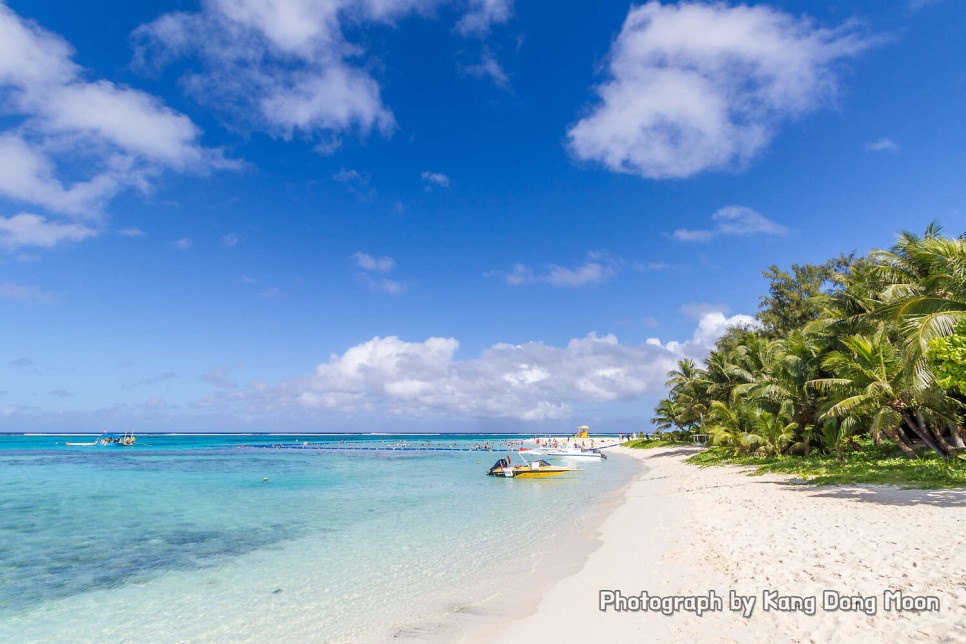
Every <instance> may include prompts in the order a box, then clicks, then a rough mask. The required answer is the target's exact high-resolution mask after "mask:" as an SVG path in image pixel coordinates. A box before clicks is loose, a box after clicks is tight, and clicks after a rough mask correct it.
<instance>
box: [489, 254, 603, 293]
mask: <svg viewBox="0 0 966 644" xmlns="http://www.w3.org/2000/svg"><path fill="white" fill-rule="evenodd" d="M619 263H620V262H619V261H617V260H614V259H612V258H610V257H609V256H607V255H605V254H602V253H588V259H587V261H586V262H584V263H583V264H579V265H577V266H575V267H573V268H567V267H565V266H559V265H557V264H549V265H548V266H546V267H545V268H544V270H543V271H542V272H536V271H534V270H533V269H531V268H530V267H529V266H527V265H526V264H514V265H513V269H512V271H511V272H510V273H509V274H507V275H505V276H504V280H505V281H506V283H507V284H510V285H511V286H523V285H525V284H549V285H551V286H556V287H564V288H568V287H569V288H573V287H579V286H589V285H592V284H601V283H603V282H606V281H607V280H608V279H610V278H612V277H614V276H615V275H617V273H618V265H619Z"/></svg>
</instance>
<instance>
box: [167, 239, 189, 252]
mask: <svg viewBox="0 0 966 644" xmlns="http://www.w3.org/2000/svg"><path fill="white" fill-rule="evenodd" d="M171 245H172V246H174V247H175V248H177V249H178V250H188V249H189V248H191V240H190V239H188V238H187V237H182V238H181V239H178V240H176V241H173V242H171Z"/></svg>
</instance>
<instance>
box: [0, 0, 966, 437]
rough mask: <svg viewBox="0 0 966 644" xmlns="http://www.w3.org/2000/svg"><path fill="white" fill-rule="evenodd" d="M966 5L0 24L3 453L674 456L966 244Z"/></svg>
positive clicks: (479, 3)
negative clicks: (602, 442) (852, 317)
mask: <svg viewBox="0 0 966 644" xmlns="http://www.w3.org/2000/svg"><path fill="white" fill-rule="evenodd" d="M964 22H966V8H964V6H963V5H962V3H960V2H955V1H954V0H933V1H928V0H910V1H907V2H906V1H898V0H897V1H896V2H889V3H881V2H871V1H868V2H838V3H811V2H791V1H787V2H771V3H750V4H747V5H738V4H732V3H700V2H695V3H663V4H659V3H645V4H628V3H622V2H604V3H572V2H561V3H553V4H552V6H551V5H550V4H548V3H526V2H514V1H513V0H467V1H464V2H444V1H441V0H398V1H397V0H369V1H368V2H361V3H359V2H347V1H345V0H288V1H283V0H274V1H272V2H268V1H261V0H259V1H256V0H208V1H202V2H194V1H190V2H189V1H181V2H151V3H148V2H145V3H127V2H113V1H110V0H107V1H103V2H98V3H96V4H95V3H85V2H63V1H55V0H31V1H30V2H25V1H8V2H6V3H5V4H0V87H2V89H0V96H2V101H0V109H2V115H0V338H2V340H0V392H2V393H0V431H13V432H17V431H28V432H29V431H99V430H102V429H135V430H139V431H215V430H217V431H387V430H388V431H441V430H458V431H460V430H466V431H471V430H494V431H521V432H529V431H541V432H543V431H569V430H570V429H571V428H572V426H574V425H576V424H583V423H587V424H590V425H591V426H592V427H593V428H594V429H595V430H597V431H627V430H632V429H644V428H646V426H647V423H646V419H647V418H649V417H650V415H651V410H652V407H653V405H654V403H655V402H656V400H657V399H658V398H659V397H660V396H661V394H662V392H663V386H662V385H663V381H664V375H665V373H666V371H667V370H668V369H669V368H671V367H673V366H674V364H675V362H676V361H677V360H678V359H680V358H682V357H694V358H697V359H700V358H701V357H702V356H704V355H705V354H706V352H707V350H708V348H709V347H710V346H711V345H712V344H713V342H714V339H715V338H716V337H718V336H719V335H720V333H721V332H722V331H723V330H724V329H725V328H726V327H727V326H728V325H730V324H735V323H738V322H742V321H748V320H749V317H748V316H751V315H754V313H755V311H756V309H757V303H758V297H759V296H760V295H761V294H762V293H763V292H764V290H765V288H766V284H765V282H764V280H763V279H762V278H761V276H760V273H761V271H762V270H763V269H765V268H766V267H767V266H769V265H771V264H778V265H780V266H783V267H787V266H788V265H790V264H791V263H792V262H799V263H801V262H821V261H824V260H825V259H828V258H829V257H832V256H835V255H837V254H838V253H839V252H849V251H852V250H855V251H858V252H860V253H863V252H866V251H867V250H869V249H871V248H876V247H887V246H889V245H890V244H891V243H892V240H893V239H894V236H895V234H896V232H897V231H899V230H902V229H912V230H921V229H922V228H923V227H924V226H925V225H926V224H927V223H928V222H930V221H932V220H934V219H935V220H938V221H940V222H941V223H943V224H944V225H945V226H946V229H947V231H949V232H951V233H955V234H958V233H959V232H960V231H961V230H962V229H963V214H964V213H963V191H964V189H963V186H964V185H966V181H964V179H966V177H964V173H966V168H964V164H963V162H962V160H963V154H962V150H963V148H964V144H966V131H964V125H963V119H962V114H963V113H964V107H966V44H964V42H963V40H962V37H961V34H962V27H963V25H964Z"/></svg>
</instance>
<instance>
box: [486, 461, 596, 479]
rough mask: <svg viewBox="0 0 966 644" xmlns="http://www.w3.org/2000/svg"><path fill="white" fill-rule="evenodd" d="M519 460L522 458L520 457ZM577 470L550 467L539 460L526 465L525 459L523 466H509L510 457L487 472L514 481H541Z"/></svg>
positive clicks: (556, 466) (574, 468)
mask: <svg viewBox="0 0 966 644" xmlns="http://www.w3.org/2000/svg"><path fill="white" fill-rule="evenodd" d="M520 458H523V457H522V456H521V457H520ZM578 470H579V468H576V467H561V466H559V465H551V464H550V463H548V462H547V461H544V460H542V459H541V460H539V461H533V462H532V463H528V462H527V461H526V460H525V459H524V461H523V465H511V463H510V457H509V456H508V457H507V458H501V459H500V460H498V461H497V462H496V463H494V464H493V467H491V468H490V471H489V472H487V474H488V475H489V476H502V477H504V478H508V479H509V478H514V479H542V478H547V477H548V476H557V475H559V474H565V473H566V472H576V471H578Z"/></svg>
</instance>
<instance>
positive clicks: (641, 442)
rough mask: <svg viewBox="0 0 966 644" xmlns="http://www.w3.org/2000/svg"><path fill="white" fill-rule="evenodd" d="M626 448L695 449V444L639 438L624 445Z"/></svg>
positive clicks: (691, 442)
mask: <svg viewBox="0 0 966 644" xmlns="http://www.w3.org/2000/svg"><path fill="white" fill-rule="evenodd" d="M624 447H633V448H634V449H653V448H655V447H694V442H693V441H689V440H688V441H673V440H664V439H658V438H651V439H646V438H638V439H637V440H632V441H630V442H628V443H624Z"/></svg>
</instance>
